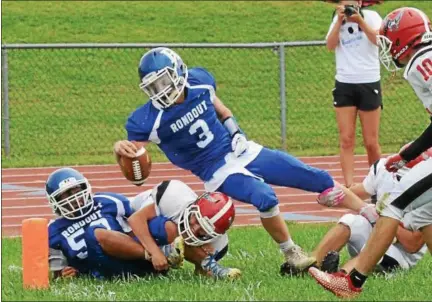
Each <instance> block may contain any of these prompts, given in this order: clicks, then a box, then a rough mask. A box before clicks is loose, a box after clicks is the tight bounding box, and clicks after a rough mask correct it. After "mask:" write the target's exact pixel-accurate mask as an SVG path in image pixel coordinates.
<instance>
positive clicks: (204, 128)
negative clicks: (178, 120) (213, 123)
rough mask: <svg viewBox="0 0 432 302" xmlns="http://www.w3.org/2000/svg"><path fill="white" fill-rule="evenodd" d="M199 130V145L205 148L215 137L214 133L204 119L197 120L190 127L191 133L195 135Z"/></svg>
mask: <svg viewBox="0 0 432 302" xmlns="http://www.w3.org/2000/svg"><path fill="white" fill-rule="evenodd" d="M198 131H200V132H199V134H198V138H199V139H200V140H199V142H198V143H197V146H198V147H200V148H205V147H206V146H207V145H208V144H210V142H211V141H212V140H213V139H214V135H213V133H212V132H211V131H210V129H209V127H208V125H207V123H206V122H205V121H204V120H201V119H199V120H197V121H196V122H195V123H193V124H192V126H190V128H189V134H190V135H194V134H196V133H197V132H198Z"/></svg>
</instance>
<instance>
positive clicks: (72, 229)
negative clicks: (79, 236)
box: [61, 210, 102, 238]
mask: <svg viewBox="0 0 432 302" xmlns="http://www.w3.org/2000/svg"><path fill="white" fill-rule="evenodd" d="M101 218H102V214H101V210H99V211H96V212H93V213H91V214H90V215H88V216H87V217H86V218H84V219H81V220H79V221H77V222H75V223H74V224H72V225H70V226H68V227H67V229H66V230H64V231H63V232H62V233H61V234H62V235H63V236H64V237H65V238H68V237H69V236H70V235H72V234H73V233H75V232H76V231H77V230H79V229H81V228H82V227H84V226H86V225H88V224H90V223H92V222H93V221H95V220H98V219H101Z"/></svg>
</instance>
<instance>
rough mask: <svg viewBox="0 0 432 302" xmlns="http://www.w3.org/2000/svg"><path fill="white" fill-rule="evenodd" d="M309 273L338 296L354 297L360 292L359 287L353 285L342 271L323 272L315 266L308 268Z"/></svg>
mask: <svg viewBox="0 0 432 302" xmlns="http://www.w3.org/2000/svg"><path fill="white" fill-rule="evenodd" d="M309 274H310V275H311V276H312V277H313V278H314V279H315V280H316V281H317V282H318V284H320V285H321V286H322V287H324V288H325V289H326V290H328V291H330V292H332V293H333V294H335V295H336V296H338V297H340V298H348V299H350V298H355V297H357V296H358V295H360V293H361V292H362V289H361V288H358V287H355V286H354V285H353V284H352V282H351V279H350V278H349V275H347V274H345V273H343V272H336V273H332V274H329V273H325V272H323V271H320V270H319V269H317V268H316V267H311V268H309Z"/></svg>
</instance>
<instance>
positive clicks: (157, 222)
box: [148, 216, 171, 246]
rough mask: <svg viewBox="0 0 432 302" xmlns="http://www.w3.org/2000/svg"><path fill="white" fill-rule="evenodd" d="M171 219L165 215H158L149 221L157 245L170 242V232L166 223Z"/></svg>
mask: <svg viewBox="0 0 432 302" xmlns="http://www.w3.org/2000/svg"><path fill="white" fill-rule="evenodd" d="M168 221H171V220H170V219H168V218H167V217H165V216H156V217H154V218H153V219H151V220H149V221H148V228H149V231H150V234H151V235H152V237H153V239H154V240H155V241H156V243H157V245H159V246H161V245H167V244H168V234H167V232H166V229H165V223H167V222H168Z"/></svg>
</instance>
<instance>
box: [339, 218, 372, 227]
mask: <svg viewBox="0 0 432 302" xmlns="http://www.w3.org/2000/svg"><path fill="white" fill-rule="evenodd" d="M365 222H367V223H368V224H369V222H368V220H367V219H366V218H364V217H363V216H360V215H354V214H345V215H343V216H342V217H341V218H340V219H339V221H338V223H341V224H343V225H346V226H347V227H349V228H350V229H351V230H354V229H359V228H362V226H363V225H364V224H365Z"/></svg>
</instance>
